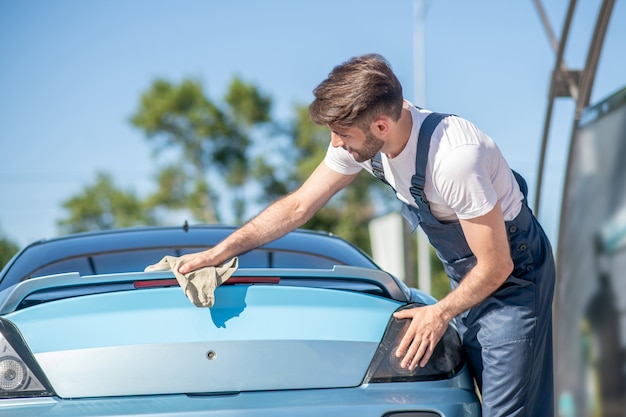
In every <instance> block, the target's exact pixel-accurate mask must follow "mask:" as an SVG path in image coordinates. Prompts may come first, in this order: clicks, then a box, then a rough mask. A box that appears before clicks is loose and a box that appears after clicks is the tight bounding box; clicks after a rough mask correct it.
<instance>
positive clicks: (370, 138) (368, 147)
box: [350, 130, 385, 162]
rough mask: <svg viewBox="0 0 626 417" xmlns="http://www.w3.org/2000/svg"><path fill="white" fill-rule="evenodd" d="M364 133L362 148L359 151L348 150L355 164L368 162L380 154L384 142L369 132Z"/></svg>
mask: <svg viewBox="0 0 626 417" xmlns="http://www.w3.org/2000/svg"><path fill="white" fill-rule="evenodd" d="M364 133H365V142H364V143H363V147H362V148H361V149H350V152H351V153H352V156H353V157H354V159H355V160H356V161H357V162H365V161H369V160H370V159H372V158H373V157H374V156H375V155H376V154H377V153H378V152H380V150H381V149H382V148H383V145H384V144H385V141H383V140H380V139H378V138H377V137H376V136H374V135H373V134H372V133H371V132H370V131H369V130H368V131H365V132H364ZM355 154H356V155H355Z"/></svg>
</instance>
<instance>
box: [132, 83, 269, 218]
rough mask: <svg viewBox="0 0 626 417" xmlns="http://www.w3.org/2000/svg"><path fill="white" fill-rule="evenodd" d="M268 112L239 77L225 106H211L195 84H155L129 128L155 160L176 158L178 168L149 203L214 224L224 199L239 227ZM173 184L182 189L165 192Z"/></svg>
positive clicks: (163, 177)
mask: <svg viewBox="0 0 626 417" xmlns="http://www.w3.org/2000/svg"><path fill="white" fill-rule="evenodd" d="M271 106H272V102H271V99H270V98H269V97H268V96H266V95H263V94H262V93H261V92H260V91H259V90H258V89H257V88H256V87H254V86H253V85H250V84H246V83H244V82H243V81H241V80H240V79H239V78H237V77H235V78H233V80H232V81H231V83H230V85H229V88H228V91H227V93H226V95H225V97H224V100H223V103H216V102H214V101H212V100H210V99H209V98H208V97H207V96H206V95H205V94H204V91H203V86H202V84H201V83H200V82H199V81H195V80H191V79H185V80H183V81H182V82H181V83H180V84H178V85H176V84H173V83H171V82H169V81H166V80H162V79H158V80H156V81H154V82H153V83H152V86H151V87H150V88H149V89H148V91H146V92H145V93H144V94H143V95H142V97H141V102H140V105H139V109H138V110H137V111H136V113H135V114H134V115H133V116H132V118H131V123H132V124H133V125H134V126H136V127H138V128H140V129H141V130H143V132H144V134H145V135H146V138H147V139H148V140H149V141H150V142H151V143H153V144H154V145H155V153H156V154H159V153H162V152H163V151H165V150H168V151H170V152H173V153H174V154H176V155H178V162H177V163H176V165H175V166H173V165H170V166H168V167H166V168H164V170H163V171H162V172H161V173H160V174H159V185H160V189H159V190H158V191H157V193H156V195H155V196H154V197H152V198H151V202H152V203H155V204H159V205H160V206H162V207H165V208H178V207H180V206H181V205H183V204H184V205H186V207H187V208H189V209H190V210H191V212H192V214H193V216H194V217H195V218H196V219H197V220H200V221H203V222H206V223H216V222H220V221H222V219H223V216H221V215H220V211H219V210H218V206H219V203H220V201H221V199H228V200H230V206H229V207H231V213H232V217H233V218H234V221H235V222H237V223H239V222H241V221H242V220H243V217H244V215H245V212H246V203H247V201H248V197H247V194H248V193H247V187H246V186H247V185H249V182H250V181H251V177H252V174H251V173H252V172H253V164H254V161H255V159H254V155H253V154H252V152H251V150H252V149H253V146H252V145H253V143H252V142H253V136H254V135H253V133H254V131H255V130H257V129H262V128H263V127H264V126H266V125H269V124H270V122H271V119H270V110H271ZM167 178H169V180H167ZM175 178H176V179H177V181H184V184H185V185H184V186H183V185H182V184H183V183H182V182H177V185H176V186H177V187H179V188H178V190H174V189H173V188H163V187H164V185H167V184H166V183H168V181H171V180H174V179H175ZM164 181H165V183H164ZM169 184H170V185H172V184H173V183H171V182H169ZM223 190H228V192H227V193H224V192H222V191H223ZM172 192H175V193H174V194H175V198H174V197H173V196H174V194H171V193H172ZM168 193H170V194H171V195H170V196H169V197H165V196H166V195H167V194H168Z"/></svg>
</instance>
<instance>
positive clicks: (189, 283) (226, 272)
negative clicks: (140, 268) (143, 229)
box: [145, 256, 239, 307]
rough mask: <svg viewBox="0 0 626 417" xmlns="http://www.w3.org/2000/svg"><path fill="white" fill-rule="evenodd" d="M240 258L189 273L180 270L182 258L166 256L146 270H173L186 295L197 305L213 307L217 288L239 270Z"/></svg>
mask: <svg viewBox="0 0 626 417" xmlns="http://www.w3.org/2000/svg"><path fill="white" fill-rule="evenodd" d="M238 262H239V260H238V258H237V257H234V258H232V259H231V260H230V261H228V262H226V263H225V264H224V265H222V266H207V267H204V268H201V269H198V270H196V271H192V272H189V273H187V274H181V273H180V272H178V268H179V267H180V266H181V265H182V260H181V259H180V258H177V257H175V256H166V257H164V258H163V259H161V260H160V261H159V262H158V263H156V264H154V265H150V266H148V267H146V269H145V271H168V270H172V272H173V273H174V275H175V276H176V280H177V281H178V284H179V285H180V287H181V288H182V289H183V291H184V292H185V295H186V296H187V298H189V300H191V302H192V303H193V304H194V305H195V306H196V307H213V303H214V302H215V295H214V294H213V293H214V292H215V289H216V288H217V287H218V286H219V285H221V284H222V283H224V282H225V281H226V280H228V278H230V276H231V275H232V274H233V273H234V272H235V271H236V270H237V267H238Z"/></svg>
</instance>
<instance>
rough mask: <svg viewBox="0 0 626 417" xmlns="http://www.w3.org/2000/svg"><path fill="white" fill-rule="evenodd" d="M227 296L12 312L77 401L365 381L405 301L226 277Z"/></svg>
mask: <svg viewBox="0 0 626 417" xmlns="http://www.w3.org/2000/svg"><path fill="white" fill-rule="evenodd" d="M215 296H216V300H217V301H216V303H215V305H214V306H213V307H212V308H210V309H209V308H195V307H193V305H191V303H190V301H189V300H188V299H187V298H186V297H185V296H184V294H183V292H182V291H181V289H180V288H179V287H171V288H150V289H139V290H134V291H119V292H113V293H104V294H94V295H89V296H82V297H71V298H68V299H63V300H57V301H52V302H48V303H45V304H41V305H36V306H33V307H30V308H27V309H22V310H18V311H16V312H14V313H11V314H7V315H5V318H6V319H8V320H10V321H12V322H13V323H14V324H16V325H17V326H18V327H19V329H20V331H21V333H22V336H23V337H24V339H25V340H26V342H27V343H28V345H29V347H30V349H31V351H32V353H33V354H34V355H35V358H36V359H37V361H38V362H39V364H40V366H41V368H42V369H43V371H44V373H45V374H46V375H47V377H48V379H49V381H50V383H51V384H52V387H53V388H54V390H55V392H56V393H57V394H58V395H60V396H61V397H66V398H77V397H99V396H117V395H143V394H164V393H170V394H171V393H209V392H210V393H219V392H232V391H237V392H238V391H257V390H277V389H289V388H291V389H306V388H337V387H353V386H358V385H359V384H360V383H361V381H362V380H363V376H364V375H365V373H366V371H367V368H368V365H369V363H370V361H371V359H372V356H373V354H374V352H375V350H376V348H377V346H378V343H379V342H380V339H381V337H382V335H383V333H384V331H385V327H386V325H387V322H388V320H389V317H390V316H391V314H392V313H393V311H395V310H396V309H397V308H398V307H399V306H400V305H401V303H399V302H397V301H393V300H388V299H385V298H382V297H376V296H372V295H369V294H360V293H356V292H350V291H334V290H328V289H319V288H300V287H289V286H284V287H282V286H277V285H245V286H244V285H241V286H239V285H237V286H223V287H219V288H218V289H217V291H216V293H215ZM209 352H214V353H213V354H212V355H214V357H213V358H212V359H208V358H207V355H208V354H209ZM133 358H134V359H133ZM121 375H126V376H128V377H127V378H121V377H120V376H121ZM273 375H278V376H279V377H274V376H273Z"/></svg>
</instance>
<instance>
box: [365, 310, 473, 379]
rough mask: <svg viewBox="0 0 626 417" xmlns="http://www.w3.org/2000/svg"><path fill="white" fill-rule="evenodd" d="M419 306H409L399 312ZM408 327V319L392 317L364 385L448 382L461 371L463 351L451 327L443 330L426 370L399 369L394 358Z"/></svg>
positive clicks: (398, 364) (400, 359) (424, 368)
mask: <svg viewBox="0 0 626 417" xmlns="http://www.w3.org/2000/svg"><path fill="white" fill-rule="evenodd" d="M420 305H421V304H410V305H408V306H403V307H401V308H400V309H399V310H402V309H405V308H412V307H419V306H420ZM409 324H410V320H408V319H396V318H395V317H393V316H392V317H391V319H390V320H389V323H388V324H387V329H386V330H385V334H384V336H383V339H382V341H381V342H380V344H379V345H378V349H377V351H376V353H375V354H374V358H373V359H372V362H371V363H370V367H369V369H368V370H367V374H366V375H365V380H364V381H363V382H364V383H375V382H407V381H432V380H437V379H446V378H450V377H452V376H454V375H455V374H456V373H458V372H459V371H460V370H461V368H462V367H463V364H464V356H463V350H462V347H461V340H460V339H459V335H458V333H457V331H456V329H455V328H454V327H453V326H452V325H449V326H448V328H447V329H446V332H445V333H444V335H443V337H442V338H441V340H440V341H439V343H438V344H437V346H436V347H435V350H434V352H433V354H432V356H431V358H430V360H429V361H428V364H427V365H426V366H425V367H423V368H420V367H419V366H418V367H416V368H415V369H413V370H409V369H407V368H402V367H401V366H400V362H401V361H402V358H398V357H396V354H395V352H396V349H397V346H398V344H399V343H400V340H401V339H402V336H403V335H404V333H405V332H406V330H407V328H408V327H409Z"/></svg>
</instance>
